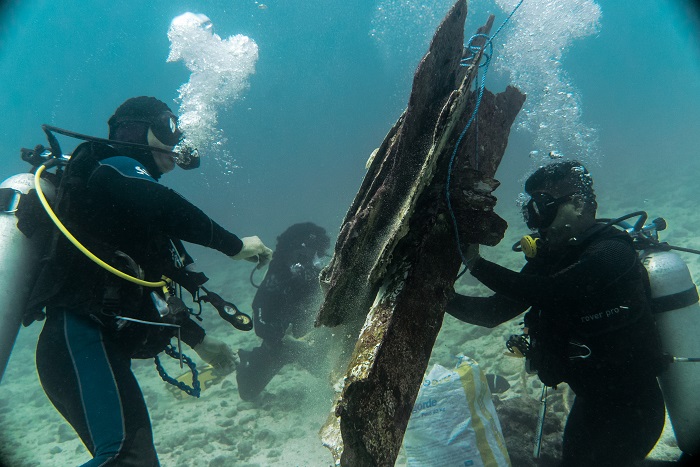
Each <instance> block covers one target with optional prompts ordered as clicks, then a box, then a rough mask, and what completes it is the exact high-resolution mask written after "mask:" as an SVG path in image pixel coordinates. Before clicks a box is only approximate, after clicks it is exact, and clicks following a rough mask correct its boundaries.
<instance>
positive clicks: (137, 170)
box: [100, 155, 155, 181]
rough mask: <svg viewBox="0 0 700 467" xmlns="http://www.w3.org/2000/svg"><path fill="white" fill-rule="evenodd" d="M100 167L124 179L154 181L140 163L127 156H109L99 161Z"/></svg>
mask: <svg viewBox="0 0 700 467" xmlns="http://www.w3.org/2000/svg"><path fill="white" fill-rule="evenodd" d="M100 166H101V167H106V168H111V169H114V170H116V171H117V172H119V174H121V175H122V176H124V177H132V178H140V179H144V180H151V181H155V178H154V177H153V176H152V175H151V174H150V173H149V172H148V170H146V168H145V167H144V166H143V164H142V163H140V162H139V161H137V160H136V159H133V158H131V157H128V156H120V155H116V156H111V157H107V158H105V159H102V160H101V161H100Z"/></svg>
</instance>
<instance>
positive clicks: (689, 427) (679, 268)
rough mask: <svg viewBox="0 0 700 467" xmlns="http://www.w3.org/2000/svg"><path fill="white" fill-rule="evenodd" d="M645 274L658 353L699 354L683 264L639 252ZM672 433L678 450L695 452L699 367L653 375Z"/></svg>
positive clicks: (698, 448) (696, 311)
mask: <svg viewBox="0 0 700 467" xmlns="http://www.w3.org/2000/svg"><path fill="white" fill-rule="evenodd" d="M641 259H642V263H643V264H644V266H645V267H646V269H647V271H648V272H649V282H650V284H651V296H652V299H653V301H654V313H655V318H656V327H657V329H658V331H659V336H660V337H661V348H662V351H663V352H664V354H667V355H671V356H674V357H675V358H674V360H672V361H680V360H677V359H678V358H679V357H681V358H682V357H698V356H700V338H698V336H700V304H698V292H697V289H696V286H695V283H694V282H693V279H692V277H691V276H690V271H689V270H688V266H686V264H685V263H684V262H683V260H682V259H681V257H680V256H679V255H678V254H676V253H674V252H672V251H654V250H651V251H643V252H642V254H641ZM659 385H660V386H661V391H662V392H663V395H664V401H665V402H666V409H667V410H668V415H669V418H670V419H671V424H672V425H673V432H674V433H675V435H676V440H677V441H678V447H679V448H680V449H681V451H683V452H685V453H688V454H691V455H694V454H698V453H700V398H698V388H700V365H692V364H691V365H683V364H671V365H669V366H668V368H667V369H665V370H664V372H663V373H661V375H660V376H659Z"/></svg>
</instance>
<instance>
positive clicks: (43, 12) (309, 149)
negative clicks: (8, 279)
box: [0, 0, 700, 466]
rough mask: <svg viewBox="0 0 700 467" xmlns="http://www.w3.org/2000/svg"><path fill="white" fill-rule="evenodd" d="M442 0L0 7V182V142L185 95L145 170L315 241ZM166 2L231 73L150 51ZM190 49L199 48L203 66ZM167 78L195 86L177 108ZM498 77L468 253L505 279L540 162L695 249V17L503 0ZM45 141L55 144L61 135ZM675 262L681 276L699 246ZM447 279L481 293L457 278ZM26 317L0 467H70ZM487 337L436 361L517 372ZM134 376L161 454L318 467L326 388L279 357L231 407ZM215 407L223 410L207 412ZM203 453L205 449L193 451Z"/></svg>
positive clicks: (401, 103) (684, 10) (335, 224)
mask: <svg viewBox="0 0 700 467" xmlns="http://www.w3.org/2000/svg"><path fill="white" fill-rule="evenodd" d="M452 3H453V2H452V1H449V0H435V1H407V0H403V1H401V0H377V1H368V0H358V1H355V2H347V1H339V0H304V1H290V0H269V1H265V2H256V1H253V0H227V1H223V0H222V1H197V2H193V1H179V0H175V1H173V0H168V1H164V0H153V1H150V2H142V1H136V0H122V1H119V2H109V1H105V0H103V1H90V0H81V1H75V0H62V1H60V2H56V1H48V0H27V1H22V2H19V1H14V2H13V1H10V2H4V3H2V6H0V109H1V111H0V157H2V164H1V165H0V178H1V179H5V178H7V177H8V176H10V175H13V174H15V173H19V172H24V171H26V170H28V168H29V167H28V165H27V164H26V163H24V162H23V161H22V160H21V159H20V157H19V149H20V148H21V147H27V148H32V147H34V146H35V145H37V144H40V143H41V144H46V140H45V136H44V134H43V132H42V130H41V125H42V124H44V123H46V124H50V125H55V126H58V127H61V128H65V129H68V130H71V131H75V132H78V133H83V134H88V135H93V136H98V137H107V124H106V121H107V119H108V118H109V117H110V115H112V113H113V112H114V110H115V109H116V108H117V106H118V105H119V104H121V103H122V102H123V101H124V100H126V99H127V98H129V97H133V96H139V95H149V96H155V97H157V98H159V99H161V100H163V101H165V102H166V103H168V104H169V105H170V107H171V108H172V109H173V111H175V112H176V113H178V110H179V108H180V106H181V105H183V104H187V103H188V101H187V99H194V100H195V101H196V100H197V99H199V103H202V104H205V105H204V108H205V109H206V110H205V113H206V115H201V117H202V118H203V119H205V120H206V119H208V120H206V121H209V122H213V123H212V125H213V126H212V127H210V128H208V129H207V128H204V129H201V128H200V129H198V130H193V134H195V135H196V136H197V138H198V140H197V141H198V142H199V143H200V147H201V150H202V154H203V163H202V166H201V168H199V169H197V170H194V171H189V172H185V171H182V170H175V171H174V172H173V173H172V174H169V175H168V176H166V177H164V178H163V179H162V180H161V182H162V183H164V184H166V185H167V186H169V187H172V188H173V189H175V190H176V191H178V192H180V193H181V194H183V195H184V196H185V197H186V198H188V199H189V200H191V201H192V202H194V203H195V204H196V205H198V206H199V207H201V208H202V209H203V210H204V211H205V212H206V213H208V214H209V215H210V216H211V217H212V218H213V219H215V220H216V221H217V222H219V223H220V224H222V225H223V226H224V227H226V228H227V229H229V230H231V231H233V232H234V233H236V234H238V235H239V236H248V235H259V236H260V237H261V238H262V239H263V241H264V242H265V243H266V244H268V246H270V247H274V244H275V239H276V237H277V235H279V234H280V233H281V232H282V231H283V230H284V229H285V228H286V227H288V226H289V225H291V224H293V223H296V222H304V221H312V222H315V223H317V224H319V225H321V226H323V227H324V228H326V229H327V230H328V231H329V233H330V236H331V238H334V237H335V235H336V234H337V232H338V229H339V227H340V224H341V222H342V220H343V217H344V215H345V213H346V210H347V207H348V206H349V204H350V202H351V201H352V199H353V197H354V195H355V193H356V192H357V190H358V188H359V186H360V183H361V181H362V177H363V176H364V172H365V162H366V160H367V157H368V156H369V155H370V153H371V152H372V151H373V150H374V149H375V148H376V147H377V146H378V145H379V144H380V143H381V142H382V140H383V138H384V136H385V135H386V133H387V132H388V131H389V129H390V128H391V126H392V125H393V124H394V122H395V121H396V120H397V119H398V117H399V116H400V115H401V112H402V111H403V109H404V108H405V106H406V103H407V99H408V95H409V92H410V88H411V82H412V77H413V72H414V70H415V68H416V65H417V64H418V61H419V60H420V58H421V57H422V56H423V54H424V53H425V51H426V50H427V47H428V44H429V41H430V38H431V37H432V35H433V33H434V30H435V28H436V26H437V25H438V24H439V22H440V21H441V19H442V18H443V17H444V15H445V13H446V12H447V11H448V9H449V8H450V6H451V5H452ZM517 4H518V1H517V0H474V1H472V2H469V14H468V19H467V27H466V38H468V37H469V36H470V35H471V34H472V33H473V32H474V31H475V30H476V28H477V27H478V26H480V25H481V24H483V23H484V22H485V21H486V19H487V17H488V15H489V14H490V13H493V14H495V15H496V21H495V23H494V25H495V26H494V29H495V28H496V27H497V26H498V25H500V24H501V23H502V22H503V21H504V20H505V19H506V17H507V16H508V14H509V13H510V12H511V11H512V10H513V8H514V7H515V6H516V5H517ZM188 11H189V12H193V13H198V14H204V15H206V16H207V17H209V19H210V20H211V23H212V25H211V28H210V29H207V31H209V34H216V35H218V37H219V38H220V41H228V40H229V38H232V37H235V36H236V35H239V34H240V35H244V36H247V37H248V38H249V39H250V40H252V41H254V43H255V44H256V47H255V48H251V47H250V45H251V44H250V42H248V43H247V44H248V46H247V47H243V46H241V47H240V49H237V50H235V51H234V52H236V53H237V54H238V55H237V56H238V57H239V58H240V60H241V61H240V63H242V64H243V63H244V64H246V65H247V67H248V68H245V67H243V66H240V67H237V66H235V63H234V64H232V63H231V62H230V61H229V62H228V65H231V66H230V67H229V68H226V67H225V70H224V72H225V73H228V77H227V79H225V80H224V81H222V82H211V81H207V77H206V76H204V78H203V79H201V80H199V81H196V80H192V81H190V80H191V79H192V76H193V72H192V70H191V69H190V68H188V66H187V63H186V60H174V61H167V60H168V57H169V56H170V55H171V53H172V50H173V48H177V46H178V44H177V43H174V42H173V37H174V36H172V35H171V37H169V36H168V32H169V30H170V27H171V22H172V21H173V19H174V18H176V17H178V16H179V15H182V14H183V13H185V12H188ZM492 32H493V30H492ZM181 39H182V38H181ZM184 40H185V41H186V40H187V38H184ZM231 43H233V40H232V41H231ZM208 44H209V45H211V44H210V43H208ZM209 45H207V44H203V45H202V47H201V48H200V50H202V51H203V53H204V52H211V53H212V54H214V56H215V55H216V53H217V51H216V49H214V50H213V51H212V50H210V49H209ZM195 46H197V44H195ZM236 63H238V62H236ZM253 69H254V72H252V71H253ZM251 72H252V73H251ZM188 81H190V82H191V83H193V84H197V83H199V85H201V86H202V89H204V90H205V91H206V92H202V93H200V94H196V93H194V97H193V95H192V93H190V94H189V95H187V96H184V97H186V98H187V99H183V95H182V94H181V91H182V89H183V88H181V86H183V85H185V84H186V83H188ZM509 83H513V84H515V85H517V86H518V87H520V88H521V90H523V91H524V92H525V93H526V94H527V95H528V98H527V101H526V103H525V107H524V108H523V110H522V111H521V114H520V115H519V116H518V119H517V120H516V123H515V124H514V126H513V131H512V132H511V135H510V141H509V145H508V148H507V151H506V154H505V157H504V158H503V162H502V163H501V166H500V169H499V171H498V173H497V177H496V178H497V179H498V180H499V181H500V182H501V183H502V185H501V187H500V188H499V189H498V190H497V191H496V193H495V194H496V195H497V196H498V198H499V201H498V206H497V211H498V212H499V214H501V215H502V216H503V217H504V218H505V219H506V220H507V221H508V222H509V225H510V229H509V230H508V232H507V233H506V238H505V239H504V240H503V242H502V243H501V245H499V246H497V247H495V248H489V249H486V248H484V250H485V251H484V252H483V253H484V256H486V257H487V258H489V259H493V260H496V261H498V262H499V263H501V264H504V265H507V266H509V267H511V268H513V269H518V268H519V267H520V266H521V265H522V262H523V261H522V257H520V256H519V255H514V254H512V253H510V251H509V250H510V245H512V243H513V242H514V241H516V240H517V239H519V238H520V236H521V235H522V234H523V233H524V232H525V230H526V228H525V226H524V224H523V222H522V218H521V216H520V212H519V207H518V200H519V194H520V192H521V190H522V183H523V181H524V179H525V177H526V176H527V175H528V174H529V173H530V172H531V171H532V170H534V168H536V167H537V166H538V165H539V164H542V163H544V162H546V161H548V160H549V159H550V158H551V157H559V156H563V157H566V158H578V159H580V160H582V161H583V162H584V163H585V164H586V165H587V166H588V168H589V170H590V171H591V173H592V175H593V178H594V180H595V186H596V191H597V193H598V196H599V198H598V202H599V206H600V208H599V215H600V216H601V217H617V216H618V215H622V214H626V213H628V212H631V211H636V210H639V209H644V210H647V211H648V212H649V215H650V218H654V217H657V216H663V217H664V218H666V219H667V221H668V223H669V229H668V231H667V232H664V233H662V240H667V241H669V242H670V243H672V244H674V245H679V246H684V247H688V248H695V249H699V248H700V235H698V234H699V233H700V212H698V206H699V205H700V191H699V190H698V188H697V185H698V177H699V176H700V160H699V157H698V156H700V20H699V19H698V10H697V9H696V8H695V7H694V5H693V4H692V3H691V2H685V1H683V0H675V1H674V0H665V1H651V0H599V1H595V2H594V1H591V0H547V1H545V0H539V1H538V0H525V1H524V2H523V3H522V5H521V6H520V8H519V9H518V11H516V13H515V14H514V15H513V17H512V18H511V19H510V21H509V22H508V23H507V24H506V25H505V27H504V28H503V30H502V31H501V32H500V33H499V35H498V36H497V37H496V38H495V39H494V56H493V57H492V64H491V66H490V68H489V71H488V75H487V78H486V87H487V88H488V89H490V90H491V91H494V92H498V91H501V90H503V89H504V88H505V86H506V85H507V84H509ZM189 103H190V104H193V103H192V102H189ZM197 103H198V102H194V104H197ZM194 104H193V105H194ZM197 131H198V132H197ZM59 140H60V142H61V145H62V148H63V151H64V153H69V152H70V151H72V149H73V148H74V147H75V146H76V145H77V144H79V141H78V140H72V139H70V138H66V137H63V136H59ZM0 247H2V246H1V245H0ZM189 250H190V252H191V253H192V254H193V256H194V257H195V259H196V260H197V261H198V263H199V267H200V268H201V269H202V270H204V271H205V272H206V273H207V275H208V276H209V277H211V278H212V284H213V285H215V286H216V287H213V288H214V289H216V290H219V291H221V293H222V295H225V296H226V297H227V298H229V299H231V300H233V301H235V302H236V303H237V304H238V305H239V306H240V307H241V308H242V309H244V310H245V311H247V310H248V309H249V307H250V301H251V299H252V296H253V294H254V292H255V289H253V288H252V287H251V286H250V283H249V281H248V274H249V273H250V268H249V267H248V266H247V265H241V264H240V263H235V264H233V263H232V262H231V261H229V260H228V259H227V258H225V257H223V256H222V255H219V254H218V253H216V252H209V251H206V250H205V249H203V248H199V247H196V246H193V247H191V248H189ZM683 258H684V259H685V260H686V261H687V262H688V264H689V266H690V268H691V272H692V273H693V275H694V277H695V278H696V280H698V278H700V257H696V256H692V255H686V256H684V257H683ZM457 288H458V290H460V291H462V292H465V293H482V292H483V291H481V289H479V287H478V286H477V284H476V283H475V282H474V281H472V280H471V279H470V278H469V277H465V278H463V279H461V280H460V283H459V284H458V285H457ZM204 325H205V327H207V329H208V331H212V332H213V333H214V335H216V336H217V337H219V338H225V339H226V340H227V342H229V343H230V345H232V347H234V348H238V347H236V346H239V347H241V346H243V347H246V346H247V347H252V346H254V345H257V342H258V341H257V339H256V337H255V336H254V335H244V334H242V333H240V332H237V333H236V334H232V333H231V328H228V327H224V326H223V325H221V324H220V323H218V322H217V321H215V319H214V317H213V315H212V319H210V320H206V321H205V323H204ZM504 326H505V325H504ZM40 328H41V324H33V325H32V326H30V327H29V328H26V329H22V331H21V332H20V335H19V339H18V342H17V344H16V347H15V350H14V353H13V357H12V359H11V360H10V364H9V366H8V369H7V372H6V374H5V376H4V379H3V381H2V383H0V446H3V447H2V448H0V453H1V455H2V456H3V457H0V465H2V463H3V462H5V463H7V465H12V466H15V465H17V466H31V465H41V466H44V465H74V464H79V463H82V462H85V461H86V460H87V459H88V458H89V457H88V454H87V452H86V451H85V450H84V448H82V445H81V444H80V443H79V442H78V441H77V440H76V439H74V436H73V434H72V432H70V430H69V427H68V428H66V427H67V425H65V424H62V422H61V419H60V417H59V416H58V415H57V414H56V412H55V410H54V409H53V407H52V406H51V405H50V403H49V402H48V400H47V399H46V398H45V397H44V395H43V391H41V388H40V386H39V384H38V378H37V376H36V370H35V368H34V364H33V351H34V345H35V343H36V336H37V335H38V333H39V331H40ZM469 332H473V333H475V334H468V333H469ZM465 333H466V334H465ZM229 334H230V335H229ZM501 334H508V332H505V331H496V333H495V334H488V333H484V332H482V331H478V330H473V329H471V327H469V326H466V325H463V324H460V323H457V322H456V321H454V320H452V319H451V318H449V319H446V320H445V326H444V328H443V335H441V338H440V340H439V341H438V344H437V345H436V352H438V353H439V352H442V355H441V356H437V357H436V358H438V359H439V358H440V357H444V358H449V355H450V354H452V355H454V354H456V353H459V352H465V353H469V354H471V355H473V356H475V357H483V358H477V360H479V361H480V363H483V364H484V365H485V366H486V367H487V368H489V369H491V370H493V371H498V372H500V373H503V374H507V375H512V376H513V377H512V378H509V379H512V380H513V384H516V383H517V382H518V381H519V380H520V376H519V373H518V371H519V369H515V367H514V366H513V364H512V363H511V362H507V363H503V364H500V363H497V360H498V359H499V358H500V357H499V356H498V355H499V354H500V348H499V351H498V352H492V351H488V352H486V351H485V349H486V347H488V346H490V345H495V346H500V347H502V336H501ZM224 336H225V337H224ZM470 336H471V337H470ZM472 337H473V338H472ZM135 366H136V371H137V373H138V374H139V378H140V381H142V383H143V386H144V393H145V394H146V398H147V401H148V403H149V408H150V409H151V416H152V418H153V419H154V432H155V438H156V444H157V446H158V449H159V453H160V455H161V461H162V463H163V465H212V466H216V465H233V463H234V462H236V463H237V464H236V465H246V464H245V463H246V462H247V463H248V465H329V464H330V463H331V457H330V454H329V453H328V452H327V451H326V450H325V449H324V448H323V447H320V442H318V440H317V439H315V433H316V432H317V431H318V428H319V427H320V424H321V423H323V421H324V420H325V417H326V415H327V412H328V410H329V408H330V400H331V397H332V391H331V389H330V387H325V386H327V381H326V380H327V378H325V377H324V376H319V375H317V374H312V373H309V372H308V371H307V370H306V369H303V368H296V367H293V368H288V369H287V370H285V372H284V373H282V374H281V375H280V376H278V377H277V378H276V379H275V380H273V383H274V384H273V383H271V385H270V387H269V388H268V391H267V392H266V393H265V394H264V397H263V399H262V400H261V401H259V402H257V403H255V404H252V403H242V402H241V401H240V400H239V399H238V395H237V392H236V390H235V387H234V385H235V378H233V377H231V379H229V378H227V379H226V380H225V381H224V382H223V383H222V384H220V385H219V386H217V387H216V388H214V389H213V390H212V391H207V392H206V393H205V396H206V397H205V396H203V398H202V400H199V401H195V400H192V401H189V400H187V401H181V400H179V399H175V398H174V397H171V395H170V393H169V392H168V391H167V390H166V389H164V385H163V383H162V382H160V381H159V380H158V378H157V374H155V371H153V369H152V366H151V365H150V364H148V365H147V364H146V363H143V365H142V364H141V363H137V364H136V365H135ZM154 376H155V377H154ZM312 386H313V387H318V386H324V389H323V390H320V391H317V390H310V389H308V388H310V387H312ZM204 399H207V400H204ZM300 407H302V409H303V410H301V411H300ZM304 411H311V412H312V413H313V414H314V415H313V416H312V417H309V416H308V412H304ZM222 413H226V414H228V415H227V418H226V420H214V418H211V417H215V416H218V415H220V414H222ZM207 414H209V415H207ZM281 414H282V415H281ZM207 416H209V417H210V418H207ZM66 430H68V431H66ZM210 430H213V431H210ZM217 430H218V431H217ZM183 433H186V434H187V436H185V435H183ZM217 433H227V435H226V434H217ZM216 436H220V439H218V438H217V439H216V442H214V443H210V442H209V441H211V439H212V438H211V437H216ZM227 436H233V437H235V438H236V439H235V441H230V440H229V438H228V437H227ZM193 440H194V441H193ZM669 443H670V447H671V448H672V447H673V446H672V443H673V441H672V440H670V441H669ZM207 444H209V445H211V446H214V447H213V448H207V449H206V450H202V449H204V447H203V446H204V445H207ZM66 446H69V447H66ZM57 447H58V449H56V448H57ZM200 450H202V451H200ZM212 450H213V451H212ZM260 453H262V454H260ZM227 456H228V457H227ZM285 456H287V457H285ZM205 459H206V462H205ZM217 459H218V460H217ZM217 462H218V463H217Z"/></svg>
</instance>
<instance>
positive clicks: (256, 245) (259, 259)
mask: <svg viewBox="0 0 700 467" xmlns="http://www.w3.org/2000/svg"><path fill="white" fill-rule="evenodd" d="M241 240H242V241H243V248H241V251H239V252H238V253H237V254H235V255H233V256H231V258H233V259H244V260H246V261H250V262H251V263H258V269H260V268H262V267H263V266H265V265H266V264H267V263H269V262H270V260H271V259H272V250H271V249H269V248H268V247H266V246H265V244H264V243H263V242H262V240H260V238H259V237H257V236H253V237H243V238H242V239H241Z"/></svg>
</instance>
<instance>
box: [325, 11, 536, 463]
mask: <svg viewBox="0 0 700 467" xmlns="http://www.w3.org/2000/svg"><path fill="white" fill-rule="evenodd" d="M466 17H467V4H466V1H465V0H459V1H457V2H456V3H455V4H454V6H453V7H452V9H451V10H450V11H449V12H448V13H447V16H446V17H445V19H444V20H443V22H442V23H441V24H440V26H439V27H438V29H437V31H436V32H435V36H434V37H433V40H432V42H431V44H430V48H429V50H428V52H427V53H426V54H425V56H424V57H423V59H422V60H421V62H420V64H419V65H418V68H417V70H416V72H415V76H414V79H413V89H412V92H411V95H410V98H409V101H408V106H407V107H406V110H405V111H404V112H403V114H402V115H401V117H400V118H399V119H398V121H397V122H396V124H395V125H394V126H393V128H391V130H390V131H389V133H388V134H387V136H386V138H385V139H384V141H383V142H382V143H381V145H380V146H379V148H378V149H377V150H376V151H375V152H374V153H373V158H372V159H371V161H370V162H369V164H368V170H367V174H366V176H365V178H364V180H363V182H362V185H361V186H360V189H359V191H358V193H357V196H356V197H355V200H354V201H353V203H352V205H351V206H350V208H349V210H348V213H347V215H346V217H345V219H344V221H343V225H342V227H341V230H340V234H339V236H338V240H337V243H336V247H335V252H334V255H333V258H332V260H331V262H330V264H329V265H328V267H327V268H326V269H324V271H323V272H322V273H321V284H322V286H323V288H324V290H325V291H326V295H325V300H324V302H323V304H322V306H321V309H320V312H319V315H318V317H317V325H323V326H338V325H344V326H346V328H347V329H349V330H350V331H349V333H350V335H351V336H353V342H354V337H355V336H359V337H357V340H356V342H354V350H353V351H352V356H351V357H350V363H349V365H348V369H347V373H346V375H345V379H344V387H343V389H342V392H341V394H340V395H339V398H338V400H337V402H336V405H335V408H334V411H333V412H332V414H331V416H330V417H329V420H328V423H327V424H326V425H325V426H324V427H323V429H322V430H321V436H322V439H323V442H324V444H325V445H326V446H328V447H329V449H331V451H332V452H333V455H334V457H335V459H336V462H337V463H338V464H340V465H343V466H374V465H377V466H390V465H394V463H395V461H396V457H397V455H398V452H399V449H400V447H401V442H402V440H403V435H404V432H405V429H406V425H407V424H408V420H409V417H410V415H411V410H412V408H413V403H414V401H415V398H416V395H417V393H418V389H419V387H420V384H421V382H422V379H423V375H424V373H425V370H426V367H427V365H428V359H429V358H430V354H431V351H432V347H433V344H434V343H435V338H436V336H437V334H438V332H439V330H440V327H441V325H442V319H443V316H444V310H445V305H446V303H447V300H448V297H449V294H450V293H451V291H452V288H453V284H454V281H455V279H456V277H457V274H458V271H459V268H460V265H461V259H460V256H459V253H458V248H457V239H456V235H455V233H454V227H453V223H452V222H453V221H452V217H451V215H450V213H449V211H448V208H447V202H446V194H445V187H446V183H447V179H448V166H449V162H450V158H451V157H452V154H453V152H454V149H455V145H456V143H457V140H458V137H459V135H460V133H461V132H462V131H463V129H464V128H465V126H466V123H467V121H468V120H469V117H470V115H471V114H472V112H473V110H474V106H475V104H476V93H475V92H474V91H473V90H472V89H473V87H474V81H475V80H476V76H477V71H478V63H479V61H480V58H481V55H482V53H483V50H482V51H480V52H478V53H477V54H476V56H475V57H474V58H473V59H472V60H471V62H470V65H469V66H462V65H461V63H462V58H463V57H464V56H465V53H466V54H467V55H471V52H469V51H465V47H464V23H465V20H466ZM492 23H493V17H490V18H488V21H487V23H486V24H485V25H484V26H483V27H482V28H480V29H479V31H478V32H480V33H483V34H488V33H489V32H490V29H491V25H492ZM524 101H525V96H524V95H523V94H522V93H520V91H518V90H517V89H515V88H513V87H508V88H507V89H506V90H505V91H504V92H502V93H499V94H496V95H494V94H492V93H491V92H489V91H488V90H485V91H484V94H483V97H482V101H481V105H480V107H479V111H478V125H472V127H470V129H469V131H468V132H467V134H466V136H465V137H464V139H463V140H462V142H461V143H460V145H459V148H458V150H457V152H456V157H455V159H454V163H453V168H452V172H451V174H450V180H451V183H450V199H451V206H452V211H453V213H454V216H455V219H456V225H457V230H458V232H459V240H460V242H461V244H462V248H463V249H466V247H467V245H468V244H471V243H479V244H484V245H495V244H496V243H498V242H499V241H500V240H501V238H502V237H503V235H504V232H505V229H506V227H507V225H506V222H505V221H504V220H503V219H501V218H500V217H499V216H498V215H496V214H495V213H494V212H493V208H494V206H495V203H496V198H495V197H494V196H493V194H492V192H493V190H495V189H496V187H497V186H498V181H496V180H495V179H494V178H493V177H494V176H495V173H496V169H497V168H498V165H499V163H500V161H501V158H502V157H503V154H504V152H505V148H506V145H507V142H508V135H509V133H510V127H511V125H512V123H513V121H514V120H515V117H516V116H517V114H518V112H519V111H520V108H521V107H522V105H523V103H524ZM477 131H478V137H477V134H476V132H477ZM477 142H478V148H477ZM477 149H478V150H477Z"/></svg>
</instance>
